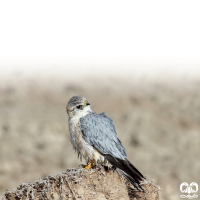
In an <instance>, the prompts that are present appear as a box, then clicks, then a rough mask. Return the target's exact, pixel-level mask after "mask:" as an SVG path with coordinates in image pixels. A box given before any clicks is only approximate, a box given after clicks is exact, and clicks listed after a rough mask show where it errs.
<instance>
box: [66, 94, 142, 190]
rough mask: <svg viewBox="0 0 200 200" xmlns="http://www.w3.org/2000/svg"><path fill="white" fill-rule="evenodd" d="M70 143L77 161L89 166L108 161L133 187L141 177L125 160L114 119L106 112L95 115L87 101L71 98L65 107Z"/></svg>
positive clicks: (124, 152) (78, 97)
mask: <svg viewBox="0 0 200 200" xmlns="http://www.w3.org/2000/svg"><path fill="white" fill-rule="evenodd" d="M67 113H68V115H69V130H70V140H71V143H72V144H73V148H74V149H75V150H76V151H77V153H78V156H79V157H80V159H82V157H84V158H85V160H86V162H87V163H89V162H91V161H92V160H94V162H95V163H100V164H105V163H106V162H109V163H110V164H112V165H113V166H115V167H117V168H119V169H120V170H121V172H122V174H123V175H124V176H125V177H126V178H127V179H128V180H129V181H130V182H131V183H132V184H133V185H134V186H136V187H138V186H139V187H140V188H141V186H140V181H141V180H142V178H144V176H143V175H142V174H141V173H140V172H139V171H138V170H137V169H136V168H135V167H134V166H133V165H132V164H131V163H130V162H129V161H128V160H127V158H126V157H127V155H126V150H125V148H124V147H123V146H122V143H121V141H120V140H119V139H118V137H117V132H116V129H115V126H114V124H113V120H112V119H111V118H109V117H107V115H106V114H105V113H101V114H97V113H96V112H94V111H92V110H91V108H90V104H89V102H88V101H87V100H86V98H84V97H81V96H74V97H72V98H71V99H70V100H69V102H68V104H67Z"/></svg>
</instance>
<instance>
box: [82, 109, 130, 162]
mask: <svg viewBox="0 0 200 200" xmlns="http://www.w3.org/2000/svg"><path fill="white" fill-rule="evenodd" d="M80 127H81V130H82V133H83V138H84V140H85V141H86V142H87V143H89V144H90V145H92V146H93V147H94V148H95V149H97V150H98V151H99V152H100V153H101V154H103V155H110V156H112V157H114V158H119V159H122V160H124V159H125V158H126V150H125V148H124V147H123V146H122V144H121V141H120V140H119V139H118V137H117V133H116V130H115V126H114V125H113V121H112V119H111V118H109V117H107V115H106V114H105V113H101V114H97V113H95V112H94V113H92V114H89V115H86V116H84V117H82V118H80Z"/></svg>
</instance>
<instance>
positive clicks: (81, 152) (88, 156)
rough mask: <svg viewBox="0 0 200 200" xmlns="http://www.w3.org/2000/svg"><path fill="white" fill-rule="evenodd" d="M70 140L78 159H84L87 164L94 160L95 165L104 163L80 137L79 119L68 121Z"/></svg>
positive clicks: (102, 157)
mask: <svg viewBox="0 0 200 200" xmlns="http://www.w3.org/2000/svg"><path fill="white" fill-rule="evenodd" d="M69 131H70V140H71V143H72V145H73V148H74V149H75V151H76V152H77V153H78V157H79V158H80V159H81V161H82V158H84V159H85V160H86V162H87V163H89V162H90V161H91V160H94V161H95V162H96V163H100V164H104V163H105V162H106V161H105V159H104V156H103V155H101V154H100V153H99V152H98V151H97V150H96V149H94V148H93V147H92V146H91V145H89V144H88V143H87V142H86V141H85V140H84V139H83V137H82V132H81V130H80V124H79V119H74V120H69Z"/></svg>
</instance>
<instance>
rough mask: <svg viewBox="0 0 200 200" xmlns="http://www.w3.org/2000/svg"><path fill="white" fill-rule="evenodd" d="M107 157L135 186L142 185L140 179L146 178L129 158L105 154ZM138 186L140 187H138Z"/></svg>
mask: <svg viewBox="0 0 200 200" xmlns="http://www.w3.org/2000/svg"><path fill="white" fill-rule="evenodd" d="M105 156H106V159H107V160H108V161H109V162H110V164H112V165H114V166H116V167H117V168H119V169H120V170H121V172H122V174H123V175H124V176H125V177H126V178H127V179H128V180H129V181H130V182H131V183H132V184H133V185H134V186H136V187H137V186H139V187H140V188H141V186H140V181H142V179H143V178H145V177H144V176H143V175H142V174H141V172H139V171H138V170H137V169H136V168H135V167H134V166H133V164H131V163H130V162H129V161H128V160H127V159H125V160H122V159H119V158H114V157H112V156H110V155H105ZM137 188H138V187H137ZM141 189H142V188H141Z"/></svg>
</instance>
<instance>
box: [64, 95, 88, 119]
mask: <svg viewBox="0 0 200 200" xmlns="http://www.w3.org/2000/svg"><path fill="white" fill-rule="evenodd" d="M66 110H67V114H68V116H69V118H70V119H71V118H73V117H77V118H80V117H83V116H85V115H87V114H89V113H90V112H92V110H91V108H90V103H89V102H88V101H87V99H86V98H85V97H82V96H73V97H72V98H71V99H70V100H69V102H68V104H67V107H66Z"/></svg>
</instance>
